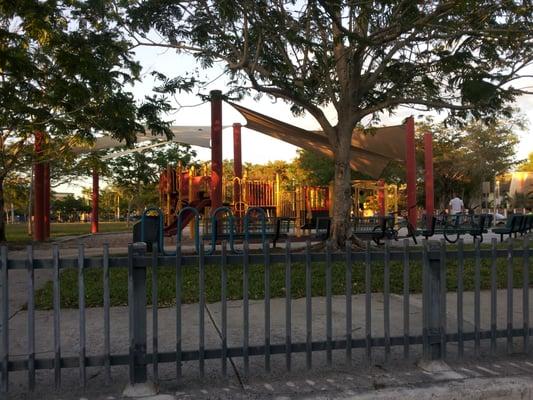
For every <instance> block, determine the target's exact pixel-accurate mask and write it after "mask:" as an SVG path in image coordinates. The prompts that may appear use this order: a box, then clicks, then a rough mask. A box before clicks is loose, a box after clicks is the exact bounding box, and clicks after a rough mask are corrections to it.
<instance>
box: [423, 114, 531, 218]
mask: <svg viewBox="0 0 533 400" xmlns="http://www.w3.org/2000/svg"><path fill="white" fill-rule="evenodd" d="M522 126H523V125H522V122H521V119H520V118H518V117H515V118H514V119H509V120H498V121H495V122H493V123H490V124H489V125H485V124H483V123H481V122H479V121H471V122H469V123H468V124H467V125H465V126H463V127H450V126H447V125H446V124H444V123H441V124H431V123H430V124H429V125H427V124H421V125H420V126H419V128H420V129H419V132H424V131H429V132H432V133H433V157H434V160H433V173H434V188H435V197H436V199H437V201H438V203H440V208H444V207H445V206H446V205H447V202H448V201H449V200H450V199H451V198H452V197H453V196H452V195H453V193H459V194H461V195H462V196H463V197H464V200H465V203H466V204H469V203H472V201H473V200H475V199H476V200H477V199H478V198H479V195H480V193H481V186H482V182H486V181H488V182H492V181H493V180H494V178H495V177H496V176H498V175H501V174H503V173H505V172H507V171H509V170H510V169H511V168H512V167H513V166H514V165H515V164H516V160H515V147H516V145H517V144H518V136H517V135H516V133H514V132H515V131H516V130H517V128H520V127H522ZM418 142H419V144H420V148H422V145H421V142H422V138H421V137H419V138H418ZM419 158H420V159H423V153H422V152H421V151H419ZM419 164H420V165H423V163H422V162H419ZM476 205H477V204H470V206H471V207H472V206H476Z"/></svg>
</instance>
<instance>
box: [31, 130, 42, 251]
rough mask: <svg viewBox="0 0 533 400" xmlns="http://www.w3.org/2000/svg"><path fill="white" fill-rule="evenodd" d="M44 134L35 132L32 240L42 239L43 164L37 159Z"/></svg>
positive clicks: (40, 152) (39, 240)
mask: <svg viewBox="0 0 533 400" xmlns="http://www.w3.org/2000/svg"><path fill="white" fill-rule="evenodd" d="M43 141H44V134H43V133H42V132H35V144H34V151H35V159H36V161H35V162H34V164H33V171H34V178H33V182H34V188H33V240H35V241H36V242H42V241H44V233H45V231H44V202H43V198H44V165H43V163H42V162H41V161H40V160H39V158H40V157H41V156H42V152H43Z"/></svg>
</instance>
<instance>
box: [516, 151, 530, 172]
mask: <svg viewBox="0 0 533 400" xmlns="http://www.w3.org/2000/svg"><path fill="white" fill-rule="evenodd" d="M517 170H518V171H524V172H533V152H531V153H529V155H528V157H527V160H525V161H523V162H522V163H521V164H520V165H519V166H518V168H517Z"/></svg>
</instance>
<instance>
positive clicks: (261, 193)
mask: <svg viewBox="0 0 533 400" xmlns="http://www.w3.org/2000/svg"><path fill="white" fill-rule="evenodd" d="M210 181H211V177H210V176H209V171H208V168H207V167H206V166H204V167H203V168H201V169H199V170H198V169H197V168H195V167H190V168H188V169H186V168H183V167H182V166H181V165H178V166H171V165H169V166H167V168H166V169H165V170H163V171H162V172H161V174H160V177H159V198H160V203H161V210H162V215H163V217H162V220H163V221H164V229H163V231H164V235H165V236H174V235H176V233H177V232H178V224H177V222H178V218H177V214H178V213H180V220H179V226H180V231H181V230H182V229H184V228H185V227H187V226H188V224H189V223H190V222H191V221H192V219H193V218H194V217H195V215H196V214H198V215H199V216H200V217H201V218H202V221H203V223H204V224H203V231H204V232H207V231H209V225H210V224H211V219H210V218H209V217H210V216H211V215H212V213H211V210H212V209H213V208H212V206H211V204H212V202H211V188H210ZM285 187H286V185H285V184H284V183H283V182H281V179H280V177H279V175H277V174H276V176H275V178H274V179H272V180H257V179H248V176H247V174H246V173H245V174H244V176H243V177H242V178H239V177H234V178H233V179H231V180H228V181H227V182H223V185H222V189H223V190H222V206H223V207H227V210H230V211H231V212H232V217H233V216H234V218H235V219H236V221H235V224H234V227H235V229H236V230H237V231H238V230H242V222H243V221H242V219H243V217H244V216H245V214H246V213H247V211H248V210H250V209H256V210H258V209H261V210H262V212H264V214H265V218H266V219H267V220H268V221H270V222H272V221H274V222H275V220H276V219H279V218H282V219H288V220H291V221H293V223H294V228H295V230H296V233H297V234H298V235H300V234H301V233H302V231H304V232H305V231H306V230H312V229H315V227H316V221H317V218H320V217H323V218H327V217H329V210H330V204H331V191H330V190H329V187H327V186H326V187H321V186H300V187H296V188H292V189H285ZM193 209H194V210H195V212H194V213H193V212H192V210H193ZM217 209H218V208H217ZM232 226H233V225H232ZM191 235H192V236H193V237H194V236H195V233H194V231H193V230H191Z"/></svg>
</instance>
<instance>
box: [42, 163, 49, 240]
mask: <svg viewBox="0 0 533 400" xmlns="http://www.w3.org/2000/svg"><path fill="white" fill-rule="evenodd" d="M43 187H44V190H43V212H44V226H43V230H44V240H47V239H50V163H49V162H47V163H45V164H43Z"/></svg>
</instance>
